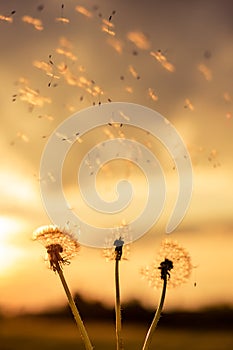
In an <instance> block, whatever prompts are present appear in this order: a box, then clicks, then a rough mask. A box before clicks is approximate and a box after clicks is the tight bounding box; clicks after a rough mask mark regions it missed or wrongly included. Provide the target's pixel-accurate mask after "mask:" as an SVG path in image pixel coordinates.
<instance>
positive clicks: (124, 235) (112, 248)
mask: <svg viewBox="0 0 233 350" xmlns="http://www.w3.org/2000/svg"><path fill="white" fill-rule="evenodd" d="M125 240H127V241H128V240H129V227H128V225H127V224H126V223H124V221H123V222H122V225H121V226H119V227H116V228H115V229H113V231H112V234H111V235H110V236H109V237H108V238H107V239H106V247H105V248H104V249H103V252H102V255H103V257H104V258H105V260H106V261H107V262H108V261H111V260H116V259H118V260H121V259H122V260H128V256H129V254H130V245H129V244H126V245H125Z"/></svg>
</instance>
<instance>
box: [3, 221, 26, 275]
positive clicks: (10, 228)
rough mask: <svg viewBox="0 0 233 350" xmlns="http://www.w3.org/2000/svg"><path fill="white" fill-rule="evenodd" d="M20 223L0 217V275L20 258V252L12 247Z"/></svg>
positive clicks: (14, 246) (17, 248) (20, 225)
mask: <svg viewBox="0 0 233 350" xmlns="http://www.w3.org/2000/svg"><path fill="white" fill-rule="evenodd" d="M21 227H22V223H20V222H19V221H16V220H14V219H13V218H10V217H4V216H1V217H0V274H4V273H5V272H6V271H7V270H8V269H9V268H10V267H11V266H12V265H14V263H15V262H16V260H17V259H18V258H19V257H20V256H22V254H23V252H22V250H21V249H20V248H19V247H17V246H16V245H14V236H15V235H16V234H17V233H18V232H19V230H20V228H21Z"/></svg>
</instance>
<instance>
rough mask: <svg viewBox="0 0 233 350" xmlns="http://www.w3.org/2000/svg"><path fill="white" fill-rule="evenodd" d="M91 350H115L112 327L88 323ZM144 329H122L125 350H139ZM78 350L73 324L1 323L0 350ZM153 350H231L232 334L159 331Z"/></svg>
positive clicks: (21, 320) (14, 320)
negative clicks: (92, 346) (92, 349)
mask: <svg viewBox="0 0 233 350" xmlns="http://www.w3.org/2000/svg"><path fill="white" fill-rule="evenodd" d="M86 327H87V329H88V332H89V335H90V338H91V340H92V343H93V345H94V350H114V349H115V348H116V347H115V338H114V337H115V333H114V325H113V324H110V323H100V324H98V323H96V322H95V323H88V324H87V325H86ZM145 332H146V328H145V327H143V326H141V325H132V324H131V325H125V326H124V330H123V336H124V344H125V350H140V349H141V348H142V343H143V339H144V337H145ZM21 349H22V350H39V349H43V350H77V349H80V350H82V349H84V346H83V344H82V342H81V339H80V335H79V332H78V331H77V329H76V327H75V325H74V323H73V321H72V320H71V321H68V320H64V321H61V320H54V319H48V318H30V317H27V318H7V319H0V350H21ZM152 349H158V350H178V349H179V350H182V349H189V350H192V349H193V350H194V349H195V350H196V349H198V350H231V349H233V334H232V332H231V331H230V330H228V331H223V330H221V331H216V330H213V331H212V330H208V331H205V329H203V330H180V329H175V330H174V329H170V328H169V329H167V328H166V329H164V328H162V329H161V328H158V330H157V331H156V334H155V337H154V342H153V345H152Z"/></svg>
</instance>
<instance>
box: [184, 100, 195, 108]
mask: <svg viewBox="0 0 233 350" xmlns="http://www.w3.org/2000/svg"><path fill="white" fill-rule="evenodd" d="M184 108H187V109H189V110H190V111H194V106H193V104H192V103H191V101H190V100H189V99H188V98H186V99H185V105H184Z"/></svg>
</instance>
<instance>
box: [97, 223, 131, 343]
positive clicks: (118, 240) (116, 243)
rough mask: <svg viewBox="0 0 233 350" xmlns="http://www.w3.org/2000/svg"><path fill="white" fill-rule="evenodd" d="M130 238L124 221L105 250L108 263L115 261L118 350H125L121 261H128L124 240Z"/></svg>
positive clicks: (104, 253)
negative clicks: (121, 296)
mask: <svg viewBox="0 0 233 350" xmlns="http://www.w3.org/2000/svg"><path fill="white" fill-rule="evenodd" d="M128 238H129V227H128V225H127V224H126V223H125V221H124V220H123V222H122V225H121V226H120V227H117V228H116V229H115V230H114V232H113V233H112V235H111V237H110V238H109V241H108V247H106V248H105V249H104V252H103V255H104V257H105V259H106V261H110V260H114V261H115V317H116V345H117V350H123V349H124V345H123V339H122V335H121V334H122V325H121V298H120V271H119V268H120V266H119V265H120V261H121V260H123V259H124V260H127V258H126V256H127V255H128V254H129V245H126V246H125V247H124V251H123V246H124V244H125V242H124V239H127V240H128Z"/></svg>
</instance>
